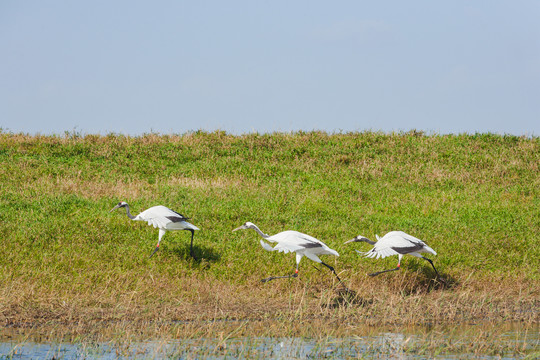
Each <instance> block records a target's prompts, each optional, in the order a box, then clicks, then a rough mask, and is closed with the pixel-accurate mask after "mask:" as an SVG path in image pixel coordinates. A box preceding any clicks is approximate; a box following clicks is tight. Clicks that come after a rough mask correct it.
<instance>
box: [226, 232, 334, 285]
mask: <svg viewBox="0 0 540 360" xmlns="http://www.w3.org/2000/svg"><path fill="white" fill-rule="evenodd" d="M243 229H253V230H255V231H256V232H258V233H259V235H261V236H262V237H263V238H264V239H265V240H266V241H268V242H271V243H277V245H276V246H274V247H272V246H270V245H269V244H268V243H266V242H264V241H263V240H261V245H262V247H263V249H265V250H266V251H282V252H284V253H289V252H294V253H296V270H295V272H294V274H291V275H285V276H270V277H268V278H266V279H262V280H261V281H262V282H267V281H270V280H274V279H284V278H291V277H297V276H298V265H299V264H300V260H302V257H303V256H305V257H307V258H308V259H310V260H313V261H315V262H317V263H319V264H322V265H324V266H326V267H327V268H328V269H330V271H332V272H333V273H334V275H336V277H337V279H338V280H339V282H341V279H340V278H339V276H338V274H337V273H336V271H335V270H334V268H333V267H331V266H330V265H328V264H325V263H324V262H322V261H321V259H319V257H318V255H335V256H339V254H338V253H337V251H335V250H332V249H330V248H329V247H328V246H326V244H324V243H323V242H322V241H320V240H318V239H315V238H314V237H313V236H309V235H307V234H303V233H301V232H298V231H293V230H287V231H283V232H280V233H278V234H275V235H272V236H270V235H267V234H265V233H263V232H262V231H261V230H260V229H259V228H258V227H257V225H255V224H253V223H251V222H249V221H248V222H246V223H245V224H244V225H242V226H240V227H238V228H236V229H234V230H233V231H236V230H243Z"/></svg>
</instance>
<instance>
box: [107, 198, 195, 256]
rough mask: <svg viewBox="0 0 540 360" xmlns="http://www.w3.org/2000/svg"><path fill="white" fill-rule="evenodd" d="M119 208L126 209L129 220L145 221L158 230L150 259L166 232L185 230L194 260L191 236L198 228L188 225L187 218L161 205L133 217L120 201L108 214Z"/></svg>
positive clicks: (127, 207)
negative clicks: (189, 237) (189, 234)
mask: <svg viewBox="0 0 540 360" xmlns="http://www.w3.org/2000/svg"><path fill="white" fill-rule="evenodd" d="M121 207H125V208H126V213H127V216H128V218H130V219H131V220H139V221H146V222H148V225H152V226H154V227H155V228H158V229H159V240H158V243H157V246H156V249H155V250H154V252H152V254H151V255H150V257H152V256H153V255H154V254H155V253H156V251H158V250H159V243H160V242H161V238H162V237H163V235H165V233H166V232H167V231H170V230H187V231H189V232H191V247H190V249H189V253H190V254H191V256H192V257H193V258H194V259H196V257H195V255H194V254H193V235H194V233H195V230H199V228H198V227H196V226H195V225H193V224H190V223H188V222H187V220H189V218H187V217H185V216H184V215H182V214H179V213H177V212H176V211H173V210H171V209H169V208H168V207H165V206H162V205H158V206H153V207H151V208H149V209H147V210H145V211H143V212H142V213H140V214H139V215H137V216H133V215H131V213H130V212H129V205H128V204H127V203H126V202H125V201H120V202H119V203H118V205H116V206H115V207H114V208H113V209H112V210H111V211H110V212H113V211H114V210H116V209H118V208H121Z"/></svg>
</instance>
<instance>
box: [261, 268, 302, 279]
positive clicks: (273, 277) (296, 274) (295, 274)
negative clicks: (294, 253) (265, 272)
mask: <svg viewBox="0 0 540 360" xmlns="http://www.w3.org/2000/svg"><path fill="white" fill-rule="evenodd" d="M295 277H298V265H296V270H295V271H294V274H291V275H285V276H270V277H267V278H266V279H262V280H261V282H263V283H265V282H268V281H270V280H274V279H290V278H295Z"/></svg>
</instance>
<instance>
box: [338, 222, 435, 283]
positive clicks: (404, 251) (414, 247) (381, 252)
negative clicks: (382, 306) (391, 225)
mask: <svg viewBox="0 0 540 360" xmlns="http://www.w3.org/2000/svg"><path fill="white" fill-rule="evenodd" d="M375 236H376V237H377V242H374V241H371V240H369V239H368V238H367V237H365V236H362V235H358V236H357V237H355V238H354V239H352V240H349V241H346V242H345V244H347V243H351V242H367V243H368V244H370V245H373V248H372V249H371V250H369V251H368V252H366V253H362V252H360V251H358V250H356V251H357V252H358V253H359V254H363V255H365V256H366V257H370V258H377V259H378V258H385V257H387V256H392V255H397V256H398V265H397V267H396V268H395V269H389V270H383V271H377V272H375V273H372V274H369V276H376V275H379V274H382V273H385V272H389V271H396V270H399V269H400V267H401V259H402V258H403V255H412V256H416V257H418V258H422V259H424V260H427V261H428V262H429V263H430V264H431V266H432V267H433V270H435V273H436V274H437V278H438V279H441V277H440V276H439V272H438V271H437V269H435V265H433V261H432V260H431V259H428V258H426V257H423V256H422V255H420V253H430V254H433V255H437V253H436V252H435V250H433V249H432V248H430V247H429V246H427V244H426V243H425V242H423V241H422V240H420V239H417V238H415V237H414V236H412V235H409V234H407V233H404V232H403V231H390V232H389V233H388V234H386V235H384V236H383V237H382V238H379V235H375Z"/></svg>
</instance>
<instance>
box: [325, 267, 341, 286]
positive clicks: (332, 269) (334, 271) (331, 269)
mask: <svg viewBox="0 0 540 360" xmlns="http://www.w3.org/2000/svg"><path fill="white" fill-rule="evenodd" d="M321 264H323V265H324V266H326V267H327V268H329V269H330V271H331V272H333V273H334V275H336V277H337V279H338V280H339V282H340V283H342V284H343V282H342V281H341V279H340V278H339V276H338V274H337V273H336V270H334V268H333V267H331V266H330V265H328V264H325V263H323V262H322V261H321Z"/></svg>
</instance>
